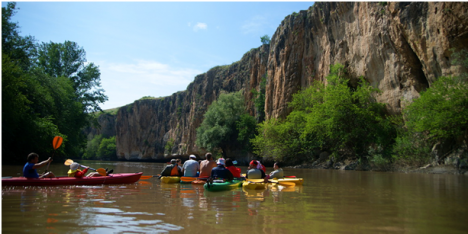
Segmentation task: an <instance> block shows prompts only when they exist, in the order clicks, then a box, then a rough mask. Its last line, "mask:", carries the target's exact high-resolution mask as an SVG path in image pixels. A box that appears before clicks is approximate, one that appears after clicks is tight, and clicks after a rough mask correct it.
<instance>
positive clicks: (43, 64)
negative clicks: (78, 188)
mask: <svg viewBox="0 0 468 234" xmlns="http://www.w3.org/2000/svg"><path fill="white" fill-rule="evenodd" d="M15 7H16V3H11V2H10V3H8V4H7V7H2V136H3V139H2V155H3V159H2V161H3V162H4V163H5V162H24V161H25V159H26V156H27V155H28V153H30V152H36V153H39V155H41V154H46V155H44V156H43V157H47V156H49V155H50V154H51V153H52V151H53V148H52V145H51V144H52V139H53V138H54V136H56V135H59V136H62V137H63V139H64V143H63V144H62V147H60V148H59V149H58V151H59V153H56V154H55V155H56V156H57V155H60V152H61V153H63V154H66V155H78V154H80V152H82V150H83V148H84V147H85V146H86V137H85V136H84V134H82V129H83V127H84V126H86V125H88V124H89V119H88V118H89V115H88V113H91V112H95V111H100V110H101V109H100V107H99V104H100V103H103V102H105V101H106V100H107V96H106V95H105V94H104V90H103V89H102V88H101V85H100V71H99V67H98V66H96V65H95V64H94V63H92V62H87V61H86V57H85V56H86V55H85V51H84V49H83V48H81V47H80V46H79V45H78V44H77V43H75V42H71V41H65V42H63V43H54V42H48V43H45V42H42V43H41V42H38V41H36V40H35V39H34V37H32V36H25V37H24V36H21V35H20V33H19V26H18V25H17V23H15V22H12V21H11V17H12V16H13V15H14V14H15V13H16V9H15Z"/></svg>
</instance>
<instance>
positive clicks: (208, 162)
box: [200, 152, 216, 178]
mask: <svg viewBox="0 0 468 234" xmlns="http://www.w3.org/2000/svg"><path fill="white" fill-rule="evenodd" d="M205 157H206V159H205V160H203V161H202V162H201V163H200V177H206V178H208V177H210V175H211V170H212V169H213V167H216V162H215V161H214V160H213V155H212V154H211V153H210V152H208V153H206V154H205Z"/></svg>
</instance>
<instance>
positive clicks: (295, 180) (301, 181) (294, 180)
mask: <svg viewBox="0 0 468 234" xmlns="http://www.w3.org/2000/svg"><path fill="white" fill-rule="evenodd" d="M282 182H284V185H286V184H289V183H286V182H293V183H295V184H296V185H302V183H304V180H303V179H302V178H282V179H278V183H279V184H281V183H282Z"/></svg>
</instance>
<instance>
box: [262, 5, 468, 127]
mask: <svg viewBox="0 0 468 234" xmlns="http://www.w3.org/2000/svg"><path fill="white" fill-rule="evenodd" d="M467 10H468V3H435V2H417V3H403V2H396V3H389V4H388V5H385V4H379V3H372V2H362V3H352V2H341V3H325V2H318V3H316V4H315V5H314V6H313V7H311V8H309V10H307V11H301V12H300V13H298V14H295V15H290V16H287V17H286V18H285V19H284V20H283V22H282V23H281V25H280V26H279V27H278V29H277V30H276V32H275V34H274V35H273V37H272V40H271V43H270V46H271V49H270V56H269V61H268V77H270V78H271V80H269V82H268V85H267V95H266V99H267V101H266V105H265V109H266V115H267V118H271V117H275V118H277V117H284V116H286V115H287V114H288V113H289V112H290V110H289V109H288V107H287V103H288V102H289V101H291V98H292V95H291V94H293V93H295V92H297V91H298V90H300V89H301V88H303V87H307V86H309V85H310V84H311V82H312V81H314V80H321V81H324V79H325V77H326V76H327V75H328V73H329V68H330V65H333V64H336V63H341V64H343V65H345V67H346V69H347V70H348V72H349V75H350V76H351V78H354V79H357V78H358V77H360V76H363V77H364V78H365V79H366V80H367V81H369V82H370V83H371V84H372V85H373V86H374V87H377V88H379V89H380V90H381V91H382V93H381V94H380V95H379V96H377V97H376V98H377V100H378V101H379V102H383V103H386V104H387V109H388V111H389V113H391V114H395V113H399V112H400V111H401V107H403V105H404V102H402V100H407V101H411V100H413V99H414V98H417V97H419V93H420V92H421V91H422V90H425V89H426V88H428V87H429V86H430V85H431V84H432V83H433V82H434V81H435V80H436V79H437V77H440V76H446V75H450V74H457V73H458V72H459V71H458V70H457V68H456V67H453V66H451V63H450V62H451V59H452V58H451V54H452V52H451V51H450V49H451V48H454V49H455V50H460V49H463V48H467V45H468V24H467V18H468V14H467Z"/></svg>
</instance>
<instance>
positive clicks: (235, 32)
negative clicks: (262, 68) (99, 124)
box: [2, 2, 313, 109]
mask: <svg viewBox="0 0 468 234" xmlns="http://www.w3.org/2000/svg"><path fill="white" fill-rule="evenodd" d="M312 5H313V2H17V8H20V9H19V10H18V12H17V13H16V15H15V16H14V17H13V21H14V22H18V24H19V27H20V31H21V35H23V36H25V35H31V36H34V37H35V38H36V40H37V41H38V42H51V41H52V42H56V43H63V42H64V41H66V40H68V41H74V42H76V43H78V45H79V46H81V47H83V49H84V50H85V51H86V59H87V60H88V62H93V63H94V64H96V65H98V66H99V68H100V71H101V85H102V88H104V90H105V93H106V95H107V96H108V97H109V100H108V101H107V102H105V103H104V104H101V108H103V109H110V108H115V107H120V106H124V105H126V104H129V103H132V102H133V101H135V100H137V99H139V98H141V97H143V96H153V97H164V96H169V95H171V94H173V93H175V92H177V91H182V90H185V89H186V88H187V85H188V84H189V83H190V82H192V81H193V80H194V78H195V76H196V75H198V74H202V73H205V72H206V71H208V70H209V69H210V68H212V67H214V66H218V65H227V64H231V63H233V62H236V61H238V60H240V59H241V58H242V55H244V53H246V52H247V51H249V50H250V49H252V48H257V47H259V46H260V45H261V42H260V37H261V36H263V35H268V36H270V37H272V36H273V34H274V33H275V31H276V28H277V27H278V26H279V25H280V23H281V21H282V20H283V19H284V18H285V17H286V16H287V15H290V14H292V13H293V12H299V11H300V10H307V9H308V8H309V7H310V6H312ZM5 6H6V2H2V7H5Z"/></svg>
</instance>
